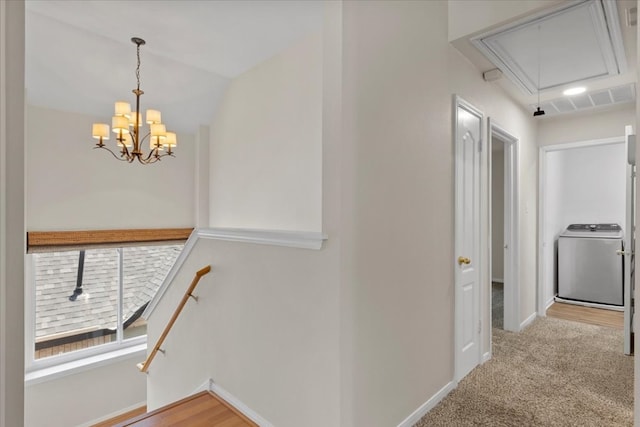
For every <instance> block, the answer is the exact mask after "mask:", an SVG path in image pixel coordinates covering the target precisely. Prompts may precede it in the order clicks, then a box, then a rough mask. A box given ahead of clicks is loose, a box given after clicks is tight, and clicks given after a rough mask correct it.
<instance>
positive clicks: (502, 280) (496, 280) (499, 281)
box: [491, 279, 504, 284]
mask: <svg viewBox="0 0 640 427" xmlns="http://www.w3.org/2000/svg"><path fill="white" fill-rule="evenodd" d="M491 281H492V282H496V283H502V284H504V279H491Z"/></svg>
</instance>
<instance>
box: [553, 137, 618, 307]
mask: <svg viewBox="0 0 640 427" xmlns="http://www.w3.org/2000/svg"><path fill="white" fill-rule="evenodd" d="M626 161H627V154H626V149H625V144H624V143H623V142H620V143H618V144H609V145H601V146H593V147H581V148H574V149H570V150H561V151H550V152H547V153H546V159H545V177H544V180H545V181H544V182H545V186H544V195H543V196H544V203H543V206H544V209H545V211H544V221H545V223H544V243H543V244H544V253H545V255H544V260H545V281H544V284H545V289H544V301H545V302H546V301H549V300H550V299H552V298H553V295H554V292H555V291H556V290H557V283H556V274H555V272H556V271H557V266H556V254H557V244H556V242H557V238H558V236H559V235H560V233H562V232H563V231H564V230H565V229H566V228H567V226H568V225H569V224H598V223H617V224H619V225H620V226H621V227H623V229H624V226H625V197H626V188H625V186H626V178H625V177H626ZM625 232H626V230H625Z"/></svg>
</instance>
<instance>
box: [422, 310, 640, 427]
mask: <svg viewBox="0 0 640 427" xmlns="http://www.w3.org/2000/svg"><path fill="white" fill-rule="evenodd" d="M493 333H494V335H493V358H492V359H491V360H489V361H488V362H487V363H485V364H484V365H482V366H479V367H477V368H476V369H475V370H473V371H472V372H471V373H470V374H469V375H468V376H467V377H465V378H464V379H463V380H462V381H461V382H460V383H459V384H458V387H457V388H456V389H455V390H454V391H452V392H451V393H450V394H449V395H448V396H447V397H446V398H445V399H443V401H442V402H440V404H439V405H438V406H436V407H435V408H434V409H433V410H431V411H430V412H429V413H428V414H426V415H425V416H424V417H423V418H422V419H421V420H420V421H419V422H418V423H417V424H416V425H415V426H416V427H426V426H456V427H457V426H496V427H497V426H563V427H564V426H584V427H587V426H594V427H595V426H632V425H633V357H630V356H625V355H624V354H623V336H622V332H621V331H619V330H615V329H612V328H607V327H602V326H594V325H587V324H583V323H577V322H571V321H566V320H560V319H553V318H548V317H547V318H538V319H536V320H535V322H534V323H533V324H532V325H531V326H529V327H528V328H527V329H526V330H524V331H522V332H520V333H519V334H516V333H513V332H507V331H504V330H500V329H494V330H493Z"/></svg>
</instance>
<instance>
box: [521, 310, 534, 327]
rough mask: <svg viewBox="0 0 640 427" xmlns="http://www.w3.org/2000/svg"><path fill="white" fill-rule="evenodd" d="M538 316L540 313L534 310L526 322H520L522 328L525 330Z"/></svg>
mask: <svg viewBox="0 0 640 427" xmlns="http://www.w3.org/2000/svg"><path fill="white" fill-rule="evenodd" d="M537 316H538V313H536V312H533V313H531V316H529V317H527V318H526V319H525V320H524V322H522V323H521V324H520V330H521V331H522V330H524V329H525V328H526V327H527V326H529V325H530V324H532V323H533V321H534V320H536V317H537Z"/></svg>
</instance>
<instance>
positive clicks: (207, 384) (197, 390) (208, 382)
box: [191, 379, 213, 394]
mask: <svg viewBox="0 0 640 427" xmlns="http://www.w3.org/2000/svg"><path fill="white" fill-rule="evenodd" d="M212 382H213V380H211V379H209V380H206V381H205V382H203V383H202V384H200V385H199V386H198V387H196V388H195V390H193V392H192V393H191V394H196V393H200V392H201V391H210V390H211V383H212Z"/></svg>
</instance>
